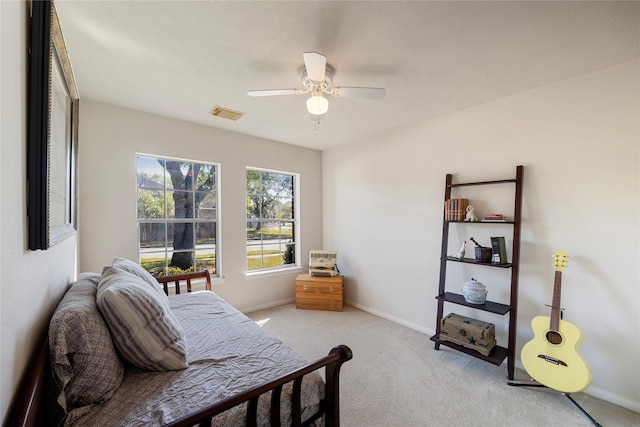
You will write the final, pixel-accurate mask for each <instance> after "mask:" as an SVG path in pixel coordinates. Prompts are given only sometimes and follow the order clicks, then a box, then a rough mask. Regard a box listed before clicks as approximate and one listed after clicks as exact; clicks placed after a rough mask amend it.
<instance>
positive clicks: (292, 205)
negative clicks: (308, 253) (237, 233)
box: [247, 169, 298, 272]
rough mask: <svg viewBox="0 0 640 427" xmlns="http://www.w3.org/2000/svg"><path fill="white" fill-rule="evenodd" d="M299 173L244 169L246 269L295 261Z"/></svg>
mask: <svg viewBox="0 0 640 427" xmlns="http://www.w3.org/2000/svg"><path fill="white" fill-rule="evenodd" d="M297 180H298V176H297V175H295V174H290V173H285V172H273V171H265V170H257V169H247V271H249V272H251V271H261V270H270V269H276V268H283V267H286V266H295V265H296V256H295V254H296V227H297V222H296V221H297V219H296V198H295V188H296V185H297Z"/></svg>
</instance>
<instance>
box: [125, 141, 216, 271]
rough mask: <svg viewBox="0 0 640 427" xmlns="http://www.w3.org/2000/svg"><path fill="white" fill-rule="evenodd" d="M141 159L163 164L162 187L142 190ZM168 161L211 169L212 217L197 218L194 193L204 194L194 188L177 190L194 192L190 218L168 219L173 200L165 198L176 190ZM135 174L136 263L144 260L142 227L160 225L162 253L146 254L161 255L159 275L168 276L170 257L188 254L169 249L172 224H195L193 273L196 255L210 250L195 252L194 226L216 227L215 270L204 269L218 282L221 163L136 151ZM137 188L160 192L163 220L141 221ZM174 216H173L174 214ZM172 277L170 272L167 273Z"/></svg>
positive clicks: (196, 268)
mask: <svg viewBox="0 0 640 427" xmlns="http://www.w3.org/2000/svg"><path fill="white" fill-rule="evenodd" d="M140 157H143V158H148V159H160V160H163V161H164V162H165V163H164V165H163V166H162V169H163V171H164V178H163V183H162V188H151V187H144V186H142V185H140V182H139V179H138V176H139V164H138V159H139V158H140ZM167 161H172V162H180V163H191V164H193V165H196V164H197V165H207V166H212V167H213V168H214V173H213V180H214V183H213V185H212V188H211V190H210V191H208V193H214V194H215V197H214V198H213V203H214V206H215V213H214V216H213V218H210V217H206V218H199V217H198V215H197V211H196V210H195V206H196V201H195V196H196V194H197V193H203V192H202V191H198V190H197V188H195V186H194V187H192V188H191V189H186V190H185V189H182V190H180V191H182V192H189V193H193V205H192V207H193V209H194V211H193V214H192V217H191V218H175V217H172V216H170V213H169V212H170V209H169V204H170V203H171V200H173V199H172V198H170V197H168V195H169V194H170V193H171V194H173V193H175V192H176V189H175V188H174V184H173V182H171V183H168V179H167V178H168V176H169V175H168V174H169V172H167V171H168V169H167V166H166V162H167ZM135 171H136V173H135V175H136V184H135V189H136V213H135V215H136V230H137V246H138V262H139V263H140V264H141V265H142V261H143V253H144V249H143V246H142V245H141V240H140V239H141V236H140V233H141V227H140V225H141V224H162V225H164V233H165V245H164V250H162V249H158V250H157V251H153V250H152V251H149V253H154V254H158V255H160V254H164V258H165V263H164V269H163V272H162V273H160V274H162V275H164V274H167V271H168V270H167V269H168V268H169V264H170V262H171V257H172V255H173V253H175V252H188V250H177V251H176V250H175V249H174V248H173V247H172V243H173V239H172V238H171V237H170V234H169V233H170V232H169V230H170V229H171V225H176V224H186V223H191V224H193V225H194V227H193V229H192V233H193V235H192V238H193V254H194V259H193V267H194V270H196V271H197V270H198V269H199V267H198V262H197V256H198V252H200V251H202V250H208V249H209V247H207V248H205V249H200V250H199V249H198V228H197V227H196V225H197V224H211V223H213V224H215V226H214V227H213V235H214V239H215V241H214V244H213V246H214V247H213V255H214V257H215V264H214V265H215V267H214V268H215V271H212V269H211V267H207V266H206V265H205V267H204V268H209V271H210V273H211V278H212V279H220V278H222V265H221V264H222V263H221V254H220V248H221V246H220V245H221V238H220V236H221V232H220V231H221V222H220V212H221V207H220V164H219V163H215V162H208V161H204V160H193V159H185V158H179V157H171V156H162V155H156V154H149V153H139V152H136V153H135ZM140 189H149V190H152V191H160V192H162V194H163V196H162V197H163V205H164V212H163V213H162V215H163V216H162V217H160V218H140V217H139V212H138V202H139V200H140V196H139V191H140ZM210 201H211V200H210ZM174 215H175V214H174ZM169 274H171V272H170V273H169Z"/></svg>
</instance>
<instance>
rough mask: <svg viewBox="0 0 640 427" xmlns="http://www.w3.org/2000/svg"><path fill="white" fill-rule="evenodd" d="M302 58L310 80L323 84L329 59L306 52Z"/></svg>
mask: <svg viewBox="0 0 640 427" xmlns="http://www.w3.org/2000/svg"><path fill="white" fill-rule="evenodd" d="M302 56H303V57H304V67H305V68H306V69H307V77H309V80H313V81H314V82H323V81H324V72H325V70H326V68H327V57H326V56H324V55H320V54H319V53H316V52H305V53H303V54H302Z"/></svg>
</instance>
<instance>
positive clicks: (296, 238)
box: [244, 166, 301, 276]
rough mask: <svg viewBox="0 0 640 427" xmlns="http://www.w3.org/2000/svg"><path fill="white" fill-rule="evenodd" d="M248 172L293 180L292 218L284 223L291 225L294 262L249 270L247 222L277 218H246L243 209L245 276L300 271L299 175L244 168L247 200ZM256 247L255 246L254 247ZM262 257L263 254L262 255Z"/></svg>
mask: <svg viewBox="0 0 640 427" xmlns="http://www.w3.org/2000/svg"><path fill="white" fill-rule="evenodd" d="M249 171H254V172H260V173H272V174H279V175H287V176H291V177H292V179H293V191H292V195H291V199H292V205H293V207H292V209H291V214H292V215H293V218H292V219H291V220H289V219H287V220H285V221H286V222H289V221H290V222H291V223H292V242H291V243H293V245H294V246H293V247H294V252H293V255H294V262H293V263H291V264H282V265H279V266H275V267H261V268H256V269H251V270H250V269H249V265H248V257H249V255H248V252H249V248H250V247H251V246H252V245H249V240H248V238H247V230H248V229H249V227H247V226H246V224H248V223H249V222H251V221H253V220H256V221H268V220H272V221H278V220H279V218H266V217H260V218H250V217H248V212H247V208H246V207H245V221H246V223H245V233H244V238H245V262H244V265H245V275H246V276H258V275H263V274H277V273H282V272H291V271H294V270H300V269H301V261H300V245H301V243H300V242H301V237H300V236H301V234H300V181H301V177H300V173H297V172H287V171H282V170H275V169H268V168H263V167H255V166H246V167H245V186H244V187H245V199H248V198H249V191H248V188H247V183H248V181H247V175H248V172H249ZM261 242H264V239H261ZM278 244H279V245H282V244H283V243H282V242H279V243H278ZM255 246H257V245H255ZM260 246H264V243H262V244H261V245H260ZM262 255H263V256H264V254H262Z"/></svg>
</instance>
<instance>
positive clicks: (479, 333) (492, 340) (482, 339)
mask: <svg viewBox="0 0 640 427" xmlns="http://www.w3.org/2000/svg"><path fill="white" fill-rule="evenodd" d="M440 340H442V341H449V342H453V343H455V344H460V345H461V346H463V347H466V348H470V349H473V350H476V351H477V352H478V353H480V354H482V355H483V356H488V355H489V353H491V350H492V349H493V347H495V345H496V329H495V325H494V324H493V323H487V322H482V321H480V320H476V319H472V318H470V317H464V316H460V315H459V314H455V313H449V314H448V315H446V316H445V317H443V318H442V325H441V326H440Z"/></svg>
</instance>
